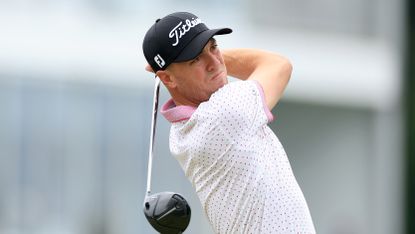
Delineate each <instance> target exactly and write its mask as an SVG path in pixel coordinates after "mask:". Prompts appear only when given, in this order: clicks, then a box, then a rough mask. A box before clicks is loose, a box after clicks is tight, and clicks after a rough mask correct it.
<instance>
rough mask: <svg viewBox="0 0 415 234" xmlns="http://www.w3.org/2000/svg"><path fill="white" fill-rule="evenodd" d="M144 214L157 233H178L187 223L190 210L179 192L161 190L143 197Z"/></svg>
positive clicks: (184, 228) (181, 231) (182, 230)
mask: <svg viewBox="0 0 415 234" xmlns="http://www.w3.org/2000/svg"><path fill="white" fill-rule="evenodd" d="M144 215H145V216H146V218H147V220H148V221H149V222H150V224H151V226H153V228H154V229H156V230H157V231H158V232H159V233H161V234H178V233H183V232H184V230H186V228H187V226H188V225H189V223H190V216H191V210H190V206H189V204H188V203H187V201H186V200H185V199H184V198H183V196H181V195H180V194H177V193H173V192H161V193H156V194H153V195H149V196H146V197H145V199H144Z"/></svg>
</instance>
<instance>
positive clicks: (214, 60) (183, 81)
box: [168, 38, 228, 105]
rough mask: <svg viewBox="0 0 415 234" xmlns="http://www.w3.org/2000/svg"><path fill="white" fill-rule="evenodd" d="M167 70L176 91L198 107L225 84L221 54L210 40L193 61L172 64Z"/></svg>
mask: <svg viewBox="0 0 415 234" xmlns="http://www.w3.org/2000/svg"><path fill="white" fill-rule="evenodd" d="M168 70H169V71H170V74H171V76H172V79H173V80H174V82H175V84H176V90H177V92H178V93H179V95H180V96H182V98H183V99H185V100H186V102H187V101H188V102H190V103H191V104H195V105H199V104H200V103H201V102H204V101H207V100H208V99H209V98H210V96H211V95H212V94H213V93H214V92H216V91H217V90H218V89H219V88H221V87H222V86H224V85H225V84H226V83H227V82H228V79H227V72H226V67H225V63H224V60H223V57H222V54H221V52H220V50H219V48H218V46H217V44H216V41H215V39H213V38H212V39H210V40H209V42H208V43H207V44H206V46H205V47H204V48H203V51H202V52H201V53H200V54H199V56H198V57H196V58H195V59H193V60H190V61H186V62H180V63H172V64H170V66H169V68H168Z"/></svg>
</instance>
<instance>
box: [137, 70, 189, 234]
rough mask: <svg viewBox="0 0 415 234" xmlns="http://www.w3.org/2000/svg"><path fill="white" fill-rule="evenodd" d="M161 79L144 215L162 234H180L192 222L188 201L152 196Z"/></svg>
mask: <svg viewBox="0 0 415 234" xmlns="http://www.w3.org/2000/svg"><path fill="white" fill-rule="evenodd" d="M159 91H160V79H159V78H158V77H156V81H155V86H154V99H153V119H152V121H151V133H150V149H149V155H148V170H147V191H146V195H145V198H144V207H143V209H144V215H145V216H146V218H147V220H148V222H149V223H150V224H151V226H153V228H154V229H156V230H157V231H158V232H159V233H161V234H180V233H183V232H184V230H186V228H187V226H188V225H189V222H190V216H191V210H190V206H189V205H188V203H187V201H186V200H185V199H184V198H183V196H181V195H180V194H177V193H174V192H160V193H156V194H153V195H151V174H152V168H153V152H154V138H155V132H156V122H157V109H158V99H159Z"/></svg>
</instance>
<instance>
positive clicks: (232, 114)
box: [202, 80, 274, 139]
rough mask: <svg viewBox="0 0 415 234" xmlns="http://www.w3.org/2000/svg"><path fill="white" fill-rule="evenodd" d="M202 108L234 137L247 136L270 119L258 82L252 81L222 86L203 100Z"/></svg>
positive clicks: (271, 117) (271, 118) (270, 115)
mask: <svg viewBox="0 0 415 234" xmlns="http://www.w3.org/2000/svg"><path fill="white" fill-rule="evenodd" d="M202 108H203V109H205V110H206V112H205V113H207V114H208V115H209V116H210V117H212V116H214V119H215V121H217V122H216V125H217V126H219V127H220V128H221V129H222V131H225V132H227V133H228V134H230V137H232V138H234V139H235V138H241V137H243V138H245V137H249V136H251V135H253V134H255V133H256V132H257V131H258V130H259V129H260V128H262V127H263V126H264V125H266V124H267V123H268V122H270V121H272V120H273V119H274V118H273V116H272V114H271V112H270V110H269V109H268V107H267V105H266V102H265V99H264V94H263V90H262V87H261V85H260V84H259V83H258V82H256V81H253V80H248V81H235V82H232V83H229V84H227V85H225V86H224V87H222V88H221V89H219V90H218V91H217V92H216V93H214V94H213V95H212V96H211V98H210V99H209V101H208V102H206V103H203V105H202Z"/></svg>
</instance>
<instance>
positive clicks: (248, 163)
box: [170, 81, 315, 234]
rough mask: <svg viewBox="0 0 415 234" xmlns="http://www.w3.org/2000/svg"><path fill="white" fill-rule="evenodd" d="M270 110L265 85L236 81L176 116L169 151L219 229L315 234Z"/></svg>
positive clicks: (243, 231)
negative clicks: (186, 115) (266, 105)
mask: <svg viewBox="0 0 415 234" xmlns="http://www.w3.org/2000/svg"><path fill="white" fill-rule="evenodd" d="M267 114H268V115H267ZM269 114H270V113H269V110H268V109H267V108H264V98H263V95H262V88H261V86H260V85H259V84H258V83H257V82H255V81H236V82H232V83H229V84H227V85H225V86H224V87H222V88H221V89H219V90H218V91H217V92H216V93H214V94H213V95H212V96H211V98H210V100H209V101H207V102H204V103H202V104H201V105H199V107H198V108H197V109H196V110H194V112H192V113H190V114H189V118H188V119H185V120H181V121H179V122H174V121H172V122H173V123H172V127H171V131H170V150H171V152H172V154H173V155H174V157H176V159H177V160H178V161H179V163H180V165H181V166H182V168H183V170H184V172H185V174H186V176H187V177H188V178H189V180H190V182H191V183H192V185H193V187H194V188H195V190H196V192H197V195H198V197H199V199H200V201H201V203H202V206H203V208H204V210H205V212H206V215H207V217H208V219H209V221H210V223H211V225H212V227H213V230H214V232H215V233H220V234H226V233H232V234H233V233H315V230H314V225H313V222H312V219H311V216H310V212H309V210H308V207H307V203H306V201H305V199H304V196H303V193H302V191H301V189H300V187H299V186H298V183H297V181H296V179H295V177H294V175H293V172H292V169H291V166H290V163H289V161H288V158H287V155H286V153H285V151H284V148H283V146H282V145H281V143H280V142H279V140H278V138H277V136H276V135H275V134H274V133H273V132H272V130H271V129H270V128H269V127H268V126H267V123H268V122H269V121H270V116H269Z"/></svg>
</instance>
